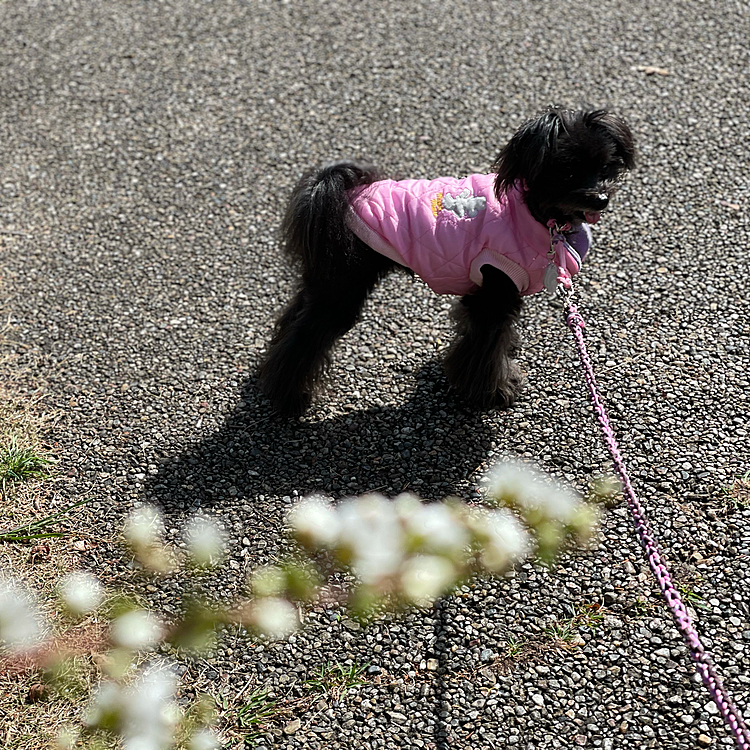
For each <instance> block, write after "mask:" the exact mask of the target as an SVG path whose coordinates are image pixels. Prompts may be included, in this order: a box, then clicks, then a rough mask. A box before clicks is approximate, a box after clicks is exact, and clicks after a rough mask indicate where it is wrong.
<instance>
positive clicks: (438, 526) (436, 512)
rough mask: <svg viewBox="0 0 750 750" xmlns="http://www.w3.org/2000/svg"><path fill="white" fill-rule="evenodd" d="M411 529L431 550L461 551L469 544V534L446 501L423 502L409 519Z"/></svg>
mask: <svg viewBox="0 0 750 750" xmlns="http://www.w3.org/2000/svg"><path fill="white" fill-rule="evenodd" d="M408 529H409V531H410V532H411V533H412V534H414V535H415V536H417V537H419V538H420V539H421V540H422V545H421V546H422V548H423V549H425V550H426V551H431V552H446V553H459V552H462V551H463V550H464V549H466V547H467V546H468V545H469V541H470V540H469V534H468V533H467V531H466V529H465V527H464V526H463V524H462V523H461V522H460V521H459V519H458V518H456V514H455V513H453V512H452V511H451V509H450V507H449V506H447V505H446V504H445V503H430V504H423V505H422V506H421V510H420V512H419V513H418V514H415V515H414V516H412V517H411V518H410V519H409V522H408Z"/></svg>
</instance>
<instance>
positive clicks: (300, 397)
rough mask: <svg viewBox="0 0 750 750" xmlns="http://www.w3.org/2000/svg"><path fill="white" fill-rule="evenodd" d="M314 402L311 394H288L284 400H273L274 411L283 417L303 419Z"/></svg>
mask: <svg viewBox="0 0 750 750" xmlns="http://www.w3.org/2000/svg"><path fill="white" fill-rule="evenodd" d="M311 402H312V396H311V395H310V394H309V393H293V394H289V393H288V394H286V395H285V396H284V398H275V399H274V398H272V399H271V404H272V405H273V408H274V411H275V412H276V413H277V414H279V415H280V416H282V417H301V416H302V414H304V413H305V412H306V411H307V410H308V408H309V407H310V404H311Z"/></svg>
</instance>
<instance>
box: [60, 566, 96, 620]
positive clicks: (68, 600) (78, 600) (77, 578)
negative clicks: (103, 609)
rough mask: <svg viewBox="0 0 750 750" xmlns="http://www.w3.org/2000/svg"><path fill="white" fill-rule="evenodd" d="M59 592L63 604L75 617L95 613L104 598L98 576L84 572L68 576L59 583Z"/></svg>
mask: <svg viewBox="0 0 750 750" xmlns="http://www.w3.org/2000/svg"><path fill="white" fill-rule="evenodd" d="M58 591H59V593H60V597H61V598H62V600H63V603H64V604H65V606H66V607H67V608H68V609H69V610H70V612H72V613H73V614H74V615H85V614H86V613H88V612H93V611H94V610H95V609H96V608H97V607H98V606H99V605H100V604H101V603H102V599H103V598H104V589H103V587H102V585H101V584H100V583H99V581H98V580H97V578H96V576H94V575H92V574H91V573H86V572H84V571H76V572H74V573H69V574H68V575H66V576H65V577H64V578H63V579H62V580H61V581H60V582H59V584H58Z"/></svg>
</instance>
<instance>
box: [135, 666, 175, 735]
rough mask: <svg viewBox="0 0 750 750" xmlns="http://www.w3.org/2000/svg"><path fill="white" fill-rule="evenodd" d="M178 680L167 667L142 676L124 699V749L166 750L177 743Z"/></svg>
mask: <svg viewBox="0 0 750 750" xmlns="http://www.w3.org/2000/svg"><path fill="white" fill-rule="evenodd" d="M176 686H177V680H176V678H175V675H174V672H173V671H172V670H171V669H170V668H169V667H167V666H162V667H159V668H156V669H152V670H150V671H149V672H147V673H145V674H143V675H142V676H141V677H140V678H139V679H138V680H137V681H136V682H135V683H134V684H133V685H132V686H131V687H130V688H128V689H127V690H126V691H125V693H124V696H123V699H124V711H123V722H122V735H123V738H124V740H125V742H124V745H123V747H124V748H125V750H165V749H166V748H169V747H171V746H172V745H173V744H174V730H175V727H176V725H177V723H178V721H179V717H180V714H179V709H178V708H177V705H176V704H175V702H174V692H175V688H176Z"/></svg>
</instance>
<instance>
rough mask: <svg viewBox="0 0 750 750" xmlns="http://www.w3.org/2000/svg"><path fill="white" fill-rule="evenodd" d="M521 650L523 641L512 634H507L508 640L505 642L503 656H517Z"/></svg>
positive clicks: (510, 657)
mask: <svg viewBox="0 0 750 750" xmlns="http://www.w3.org/2000/svg"><path fill="white" fill-rule="evenodd" d="M522 650H523V643H522V642H521V641H519V640H518V639H517V638H516V637H515V636H514V635H509V636H508V640H507V642H506V644H505V656H506V657H507V658H508V659H513V658H515V657H516V656H518V655H519V654H520V653H521V651H522Z"/></svg>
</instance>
